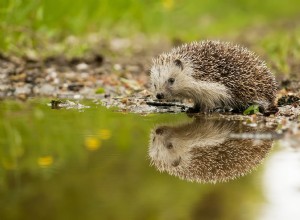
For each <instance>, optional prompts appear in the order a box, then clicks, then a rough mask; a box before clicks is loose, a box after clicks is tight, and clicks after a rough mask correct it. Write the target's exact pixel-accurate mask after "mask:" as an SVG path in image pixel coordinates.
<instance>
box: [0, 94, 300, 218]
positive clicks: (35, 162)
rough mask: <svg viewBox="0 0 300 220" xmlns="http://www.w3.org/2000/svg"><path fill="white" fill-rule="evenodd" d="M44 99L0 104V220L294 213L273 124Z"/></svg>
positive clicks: (292, 175) (287, 153) (293, 171)
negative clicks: (56, 105)
mask: <svg viewBox="0 0 300 220" xmlns="http://www.w3.org/2000/svg"><path fill="white" fill-rule="evenodd" d="M48 103H50V100H39V101H29V102H26V103H18V102H15V101H5V102H1V103H0V118H1V121H0V219H1V220H2V219H5V220H6V219H262V220H265V219H272V220H274V219H300V211H299V208H298V207H299V205H298V204H300V174H299V172H298V171H299V167H300V154H299V150H297V149H295V148H292V147H289V144H288V143H289V142H288V141H287V139H283V140H282V141H278V140H277V139H278V138H280V135H278V132H277V131H278V127H276V126H265V125H264V124H263V123H257V124H255V125H253V123H252V124H251V123H245V121H244V120H241V119H240V118H239V117H237V118H236V119H235V120H233V119H231V120H228V118H226V117H225V118H224V117H221V116H219V115H210V116H205V117H199V118H190V117H188V116H186V114H184V113H182V114H149V115H139V114H129V113H119V112H113V111H110V110H107V109H105V108H103V107H101V106H99V105H98V104H97V105H96V104H94V103H92V102H81V104H82V106H80V108H79V109H78V108H77V107H78V106H77V107H76V106H75V107H74V108H71V109H64V108H63V109H51V107H50V106H49V105H48ZM84 106H88V107H89V108H84ZM245 138H246V139H245ZM297 141H298V139H297V138H296V139H295V138H294V143H295V142H296V143H298V142H297ZM293 146H294V145H293ZM151 164H152V165H151ZM160 171H162V172H160Z"/></svg>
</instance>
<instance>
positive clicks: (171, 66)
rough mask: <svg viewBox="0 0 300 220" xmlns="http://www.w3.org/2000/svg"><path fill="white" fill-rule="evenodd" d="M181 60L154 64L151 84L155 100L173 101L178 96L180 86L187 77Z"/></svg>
mask: <svg viewBox="0 0 300 220" xmlns="http://www.w3.org/2000/svg"><path fill="white" fill-rule="evenodd" d="M184 71H185V67H184V65H183V63H182V61H181V60H179V59H176V60H174V61H168V62H167V61H166V62H164V63H163V64H157V63H155V64H154V65H153V67H152V68H151V84H152V90H153V92H154V95H155V96H156V98H157V99H174V98H176V97H179V96H180V92H181V90H182V89H181V85H182V82H183V81H184V79H182V78H183V77H185V76H187V75H186V74H184V73H183V72H184Z"/></svg>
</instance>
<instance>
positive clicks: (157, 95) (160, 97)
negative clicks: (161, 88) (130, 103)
mask: <svg viewBox="0 0 300 220" xmlns="http://www.w3.org/2000/svg"><path fill="white" fill-rule="evenodd" d="M156 98H158V99H163V98H164V94H163V93H157V94H156Z"/></svg>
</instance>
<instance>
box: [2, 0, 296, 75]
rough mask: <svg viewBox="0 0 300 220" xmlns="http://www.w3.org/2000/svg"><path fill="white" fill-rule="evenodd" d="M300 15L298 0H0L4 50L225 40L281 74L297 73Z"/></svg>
mask: <svg viewBox="0 0 300 220" xmlns="http://www.w3.org/2000/svg"><path fill="white" fill-rule="evenodd" d="M299 18H300V3H299V1H298V0H286V1H279V0H265V1H260V0H252V1H246V0H244V1H243V0H226V1H217V0H211V1H206V0H199V1H198V0H128V1H123V0H114V1H110V0H100V1H97V0H77V1H72V0H61V1H53V0H1V1H0V48H1V51H2V52H4V53H12V54H17V55H24V54H25V55H30V54H32V52H33V51H35V52H36V51H38V54H39V56H42V55H44V54H45V56H47V55H49V54H50V55H53V53H54V54H57V53H64V54H69V55H71V56H72V55H78V54H83V53H85V52H86V51H89V50H90V49H91V48H95V38H96V39H101V41H102V40H103V39H105V40H107V41H109V40H110V39H112V38H114V37H123V38H132V37H133V36H136V35H139V34H142V35H143V36H145V38H146V41H150V39H153V38H155V39H158V42H159V41H160V39H168V40H170V41H176V42H178V41H180V42H181V41H191V40H199V39H206V38H209V39H211V38H213V39H225V40H231V41H235V42H238V43H243V44H245V45H246V46H248V47H250V48H251V49H253V50H254V51H257V52H258V53H259V54H261V55H262V56H265V57H266V58H267V61H268V63H269V64H270V66H271V67H272V68H273V70H274V71H275V73H276V74H290V75H295V74H296V73H295V71H299V65H298V62H299V60H300V39H299V36H300V35H299V33H300V31H299V30H300V26H299V20H300V19H299ZM92 34H94V35H92ZM70 36H72V37H73V38H72V37H71V38H70ZM91 36H93V37H91ZM74 39H76V40H74ZM91 39H93V40H91ZM66 41H67V42H69V44H66ZM70 42H71V45H72V46H70ZM156 42H157V41H156ZM145 45H146V43H145ZM145 47H146V46H145ZM147 49H148V48H147Z"/></svg>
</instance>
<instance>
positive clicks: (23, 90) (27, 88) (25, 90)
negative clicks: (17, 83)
mask: <svg viewBox="0 0 300 220" xmlns="http://www.w3.org/2000/svg"><path fill="white" fill-rule="evenodd" d="M30 93H31V85H30V84H25V85H24V86H22V87H17V88H16V90H15V95H16V96H20V95H29V94H30Z"/></svg>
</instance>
